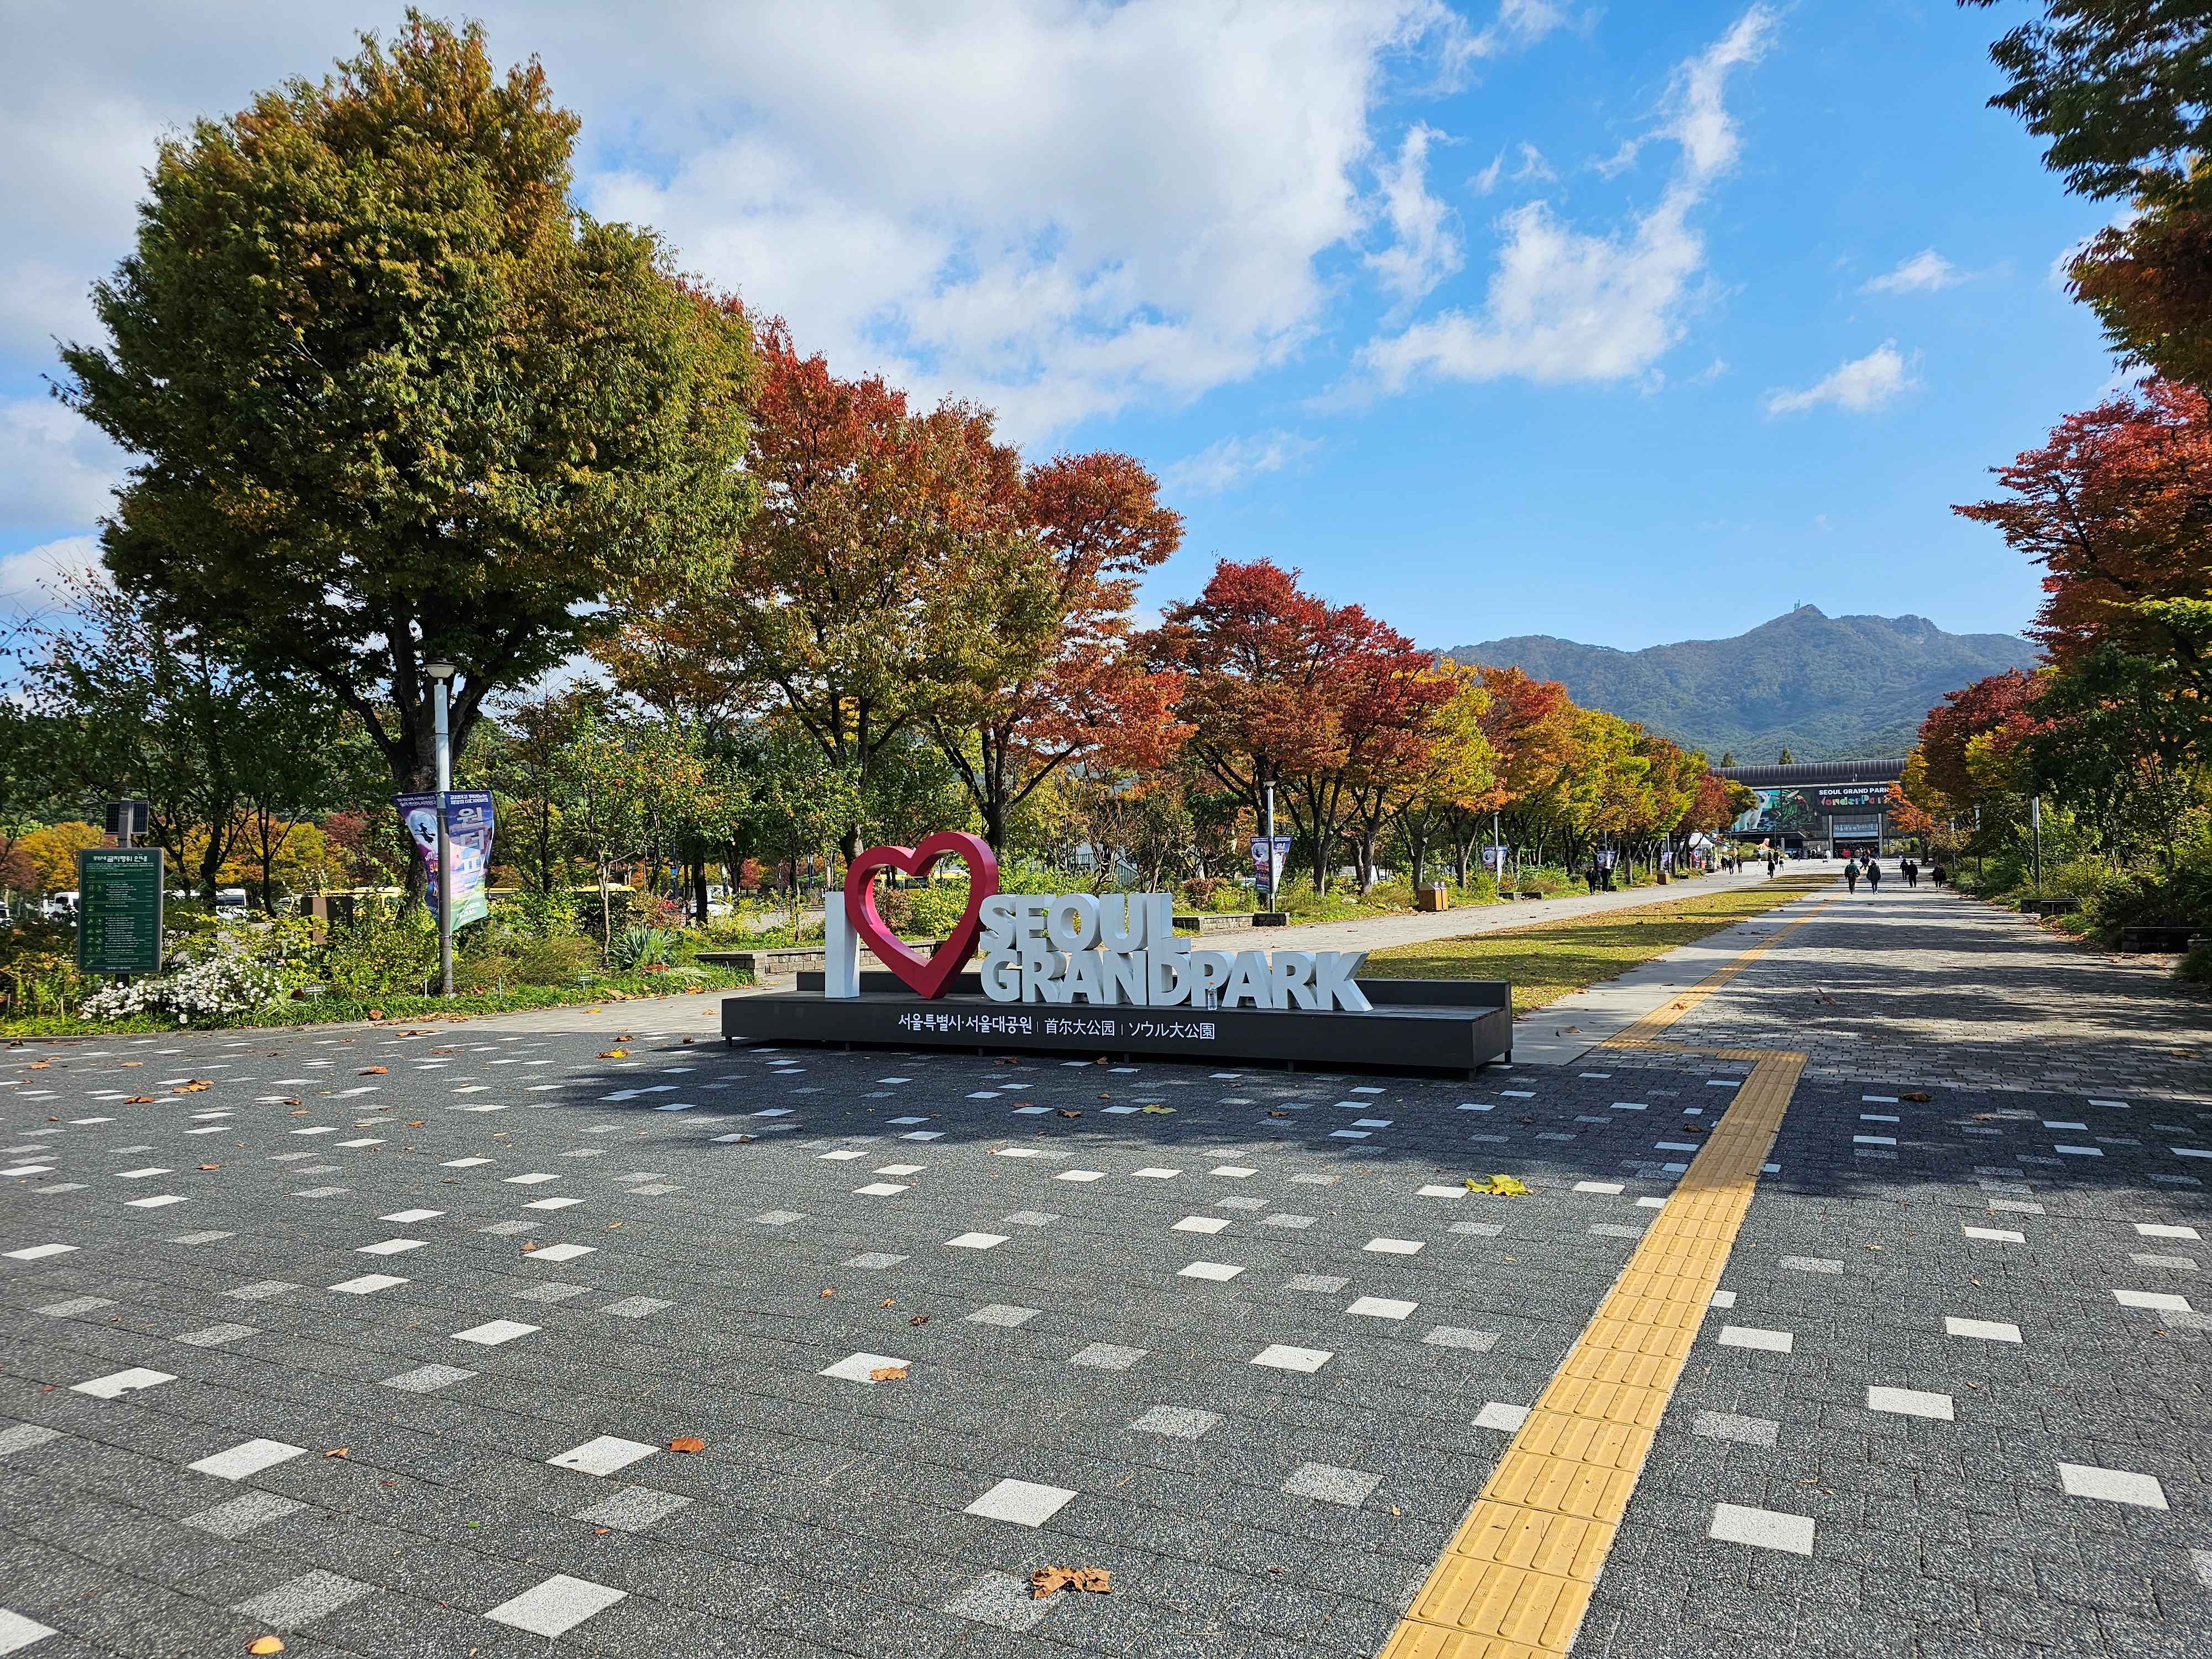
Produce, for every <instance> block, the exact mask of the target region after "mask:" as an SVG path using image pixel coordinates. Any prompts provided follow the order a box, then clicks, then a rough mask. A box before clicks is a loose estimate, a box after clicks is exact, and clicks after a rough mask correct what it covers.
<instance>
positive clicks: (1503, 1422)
mask: <svg viewBox="0 0 2212 1659" xmlns="http://www.w3.org/2000/svg"><path fill="white" fill-rule="evenodd" d="M1527 1421H1528V1407H1526V1406H1514V1405H1509V1404H1508V1403H1507V1402H1505V1401H1502V1400H1491V1401H1485V1402H1484V1403H1483V1407H1482V1409H1481V1410H1480V1411H1479V1412H1477V1413H1475V1414H1474V1426H1475V1427H1476V1428H1478V1429H1496V1430H1498V1431H1500V1432H1502V1433H1504V1434H1514V1433H1517V1432H1518V1431H1520V1427H1521V1425H1522V1424H1523V1423H1526V1422H1527Z"/></svg>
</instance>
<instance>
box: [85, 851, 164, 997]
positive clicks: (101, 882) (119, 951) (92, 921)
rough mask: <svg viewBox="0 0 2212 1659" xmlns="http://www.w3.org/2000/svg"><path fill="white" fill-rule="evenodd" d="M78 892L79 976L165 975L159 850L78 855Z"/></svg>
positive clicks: (96, 852)
mask: <svg viewBox="0 0 2212 1659" xmlns="http://www.w3.org/2000/svg"><path fill="white" fill-rule="evenodd" d="M76 890H77V918H76V965H77V968H78V969H79V971H81V972H82V973H87V974H158V973H160V972H161V848H158V847H88V848H84V849H83V850H82V851H81V852H79V853H78V854H77V855H76Z"/></svg>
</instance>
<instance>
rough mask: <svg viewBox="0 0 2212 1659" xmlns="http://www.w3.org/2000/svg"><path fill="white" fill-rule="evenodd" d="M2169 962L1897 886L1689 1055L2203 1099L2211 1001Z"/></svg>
mask: <svg viewBox="0 0 2212 1659" xmlns="http://www.w3.org/2000/svg"><path fill="white" fill-rule="evenodd" d="M2172 964H2173V958H2172V957H2141V956H2136V957H2121V956H2114V955H2111V954H2108V953H2107V952H2105V951H2099V950H2095V949H2092V948H2089V947H2087V946H2084V945H2079V944H2076V943H2075V942H2073V941H2071V940H2069V939H2065V938H2063V937H2062V936H2061V935H2058V934H2056V933H2047V932H2045V930H2044V929H2042V928H2041V927H2038V926H2036V924H2035V923H2033V922H2032V921H2028V920H2027V918H2026V917H2024V916H2021V915H2016V914H2015V913H2013V912H2011V911H2008V910H2000V909H1998V908H1995V907H1994V906H1991V905H1988V904H1984V903H1982V902H1979V901H1978V900H1974V899H1969V898H1964V897H1961V896H1959V895H1958V894H1955V893H1951V892H1948V891H1945V890H1941V889H1938V888H1936V887H1934V886H1932V885H1930V884H1925V883H1923V884H1922V885H1921V886H1919V887H1917V888H1911V889H1908V888H1903V887H1900V886H1899V884H1898V883H1897V882H1896V881H1895V879H1894V878H1892V879H1890V880H1887V881H1885V882H1884V883H1883V884H1882V888H1881V892H1879V893H1878V894H1869V892H1868V891H1867V890H1866V889H1865V888H1864V887H1862V888H1861V889H1860V890H1859V891H1858V893H1857V895H1855V896H1854V895H1850V894H1847V893H1846V892H1845V891H1844V890H1843V889H1842V888H1841V887H1840V886H1838V888H1837V889H1836V890H1835V894H1834V899H1833V902H1832V903H1830V904H1828V905H1827V906H1826V908H1824V909H1823V910H1822V911H1821V912H1820V918H1819V919H1818V920H1817V921H1814V922H1812V923H1810V924H1809V925H1808V926H1807V927H1803V928H1801V929H1799V930H1798V931H1797V932H1796V933H1795V934H1793V935H1792V936H1791V938H1790V942H1789V943H1788V944H1787V945H1784V946H1783V947H1781V948H1779V949H1778V950H1776V951H1774V952H1772V953H1771V955H1769V956H1768V957H1765V958H1763V959H1762V960H1761V962H1760V963H1759V965H1758V966H1757V967H1756V968H1755V969H1753V970H1752V971H1751V972H1748V973H1747V974H1745V975H1743V976H1742V977H1741V979H1739V980H1737V981H1735V983H1734V984H1732V985H1730V986H1729V987H1727V988H1725V989H1724V990H1723V991H1722V992H1721V993H1719V994H1717V995H1716V996H1714V997H1712V998H1711V999H1709V1000H1707V1001H1706V1002H1705V1004H1704V1005H1703V1006H1701V1007H1699V1009H1698V1010H1697V1011H1696V1012H1695V1013H1694V1014H1692V1016H1691V1017H1690V1018H1688V1019H1686V1020H1685V1021H1683V1022H1682V1023H1681V1024H1680V1025H1679V1026H1677V1027H1676V1028H1675V1030H1674V1036H1675V1038H1676V1040H1678V1041H1680V1042H1687V1043H1692V1044H1699V1045H1710V1046H1716V1047H1728V1046H1734V1045H1742V1046H1747V1047H1753V1048H1796V1049H1802V1050H1804V1051H1806V1052H1808V1053H1809V1054H1811V1056H1812V1063H1811V1065H1810V1066H1808V1069H1807V1075H1808V1077H1813V1078H1827V1079H1866V1080H1871V1081H1876V1082H1879V1081H1881V1080H1885V1079H1887V1080H1888V1081H1891V1082H1895V1083H1899V1084H1905V1085H1932V1084H1943V1085H1950V1086H1966V1087H1976V1088H1991V1089H2051V1090H2059V1091H2066V1090H2088V1091H2111V1092H2115V1093H2121V1094H2126V1093H2135V1094H2142V1095H2152V1096H2157V1095H2181V1096H2194V1095H2212V996H2208V995H2206V994H2204V993H2203V992H2202V991H2199V990H2197V989H2195V988H2193V987H2188V986H2185V985H2182V984H2180V983H2179V982H2178V981H2176V980H2175V979H2174V976H2173V966H2172Z"/></svg>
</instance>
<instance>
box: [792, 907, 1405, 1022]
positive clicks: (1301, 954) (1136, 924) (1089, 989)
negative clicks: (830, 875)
mask: <svg viewBox="0 0 2212 1659" xmlns="http://www.w3.org/2000/svg"><path fill="white" fill-rule="evenodd" d="M833 897H834V896H833ZM830 908H831V909H832V911H833V915H832V916H831V918H830V922H831V926H830V930H829V931H830V933H831V939H830V951H829V955H830V957H831V963H830V969H831V971H830V972H829V974H828V975H825V976H824V977H825V981H826V984H825V987H824V988H825V989H829V987H838V986H839V981H840V980H841V979H844V980H848V981H852V980H856V979H857V975H856V974H855V973H854V968H856V967H857V962H856V961H855V960H854V958H855V957H857V941H854V940H853V939H852V935H851V933H850V932H849V930H848V929H847V928H845V927H843V926H842V923H843V921H844V916H843V914H842V912H843V909H844V906H843V905H842V903H836V904H833V905H832V906H831V907H830ZM977 919H978V921H980V923H981V928H982V934H981V941H980V943H981V949H982V959H981V962H980V963H978V964H977V966H978V968H979V969H980V975H981V980H982V985H983V994H985V995H986V996H987V997H989V998H990V999H991V1000H993V1001H994V1002H1046V1003H1076V1002H1081V1003H1090V1004H1093V1005H1099V1006H1103V1005H1109V1004H1117V1003H1118V1004H1121V1005H1123V1006H1132V1007H1139V1008H1173V1007H1197V1008H1271V1009H1282V1010H1285V1011H1295V1010H1299V1009H1311V1010H1315V1011H1321V1010H1327V1009H1342V1010H1345V1011H1346V1012H1352V1013H1367V1012H1371V1008H1370V1004H1369V1002H1368V1000H1367V998H1366V995H1365V994H1364V993H1363V992H1362V991H1361V990H1360V988H1359V987H1358V984H1357V983H1356V982H1355V981H1354V978H1353V975H1356V974H1358V971H1359V967H1360V964H1361V963H1364V961H1365V960H1366V959H1367V953H1366V952H1365V951H1200V950H1194V949H1193V948H1192V944H1191V941H1190V940H1189V939H1182V938H1178V937H1177V936H1176V931H1175V901H1174V899H1173V898H1172V897H1171V896H1170V895H1168V894H1166V893H1127V894H1123V893H1108V894H1104V895H1099V894H1092V893H1060V894H1055V895H1053V896H1045V895H1043V894H1036V893H994V894H992V895H991V896H989V897H987V898H986V899H985V900H984V901H983V902H982V905H981V908H980V910H979V911H978V913H977ZM840 935H842V938H841V937H840ZM841 946H842V951H841V949H840V947H841ZM846 952H850V953H851V954H850V955H846V954H845V953H846ZM841 956H843V957H844V960H843V961H842V962H841V961H840V960H838V958H839V957H841ZM848 964H849V965H848ZM841 970H842V971H841ZM857 990H858V986H857V984H854V992H857ZM830 994H831V995H833V996H834V995H836V994H839V991H838V990H837V989H830ZM846 994H853V993H850V992H848V993H846Z"/></svg>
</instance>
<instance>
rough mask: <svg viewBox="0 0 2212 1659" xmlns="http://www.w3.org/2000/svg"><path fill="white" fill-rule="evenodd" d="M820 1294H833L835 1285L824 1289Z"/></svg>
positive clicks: (834, 1293)
mask: <svg viewBox="0 0 2212 1659" xmlns="http://www.w3.org/2000/svg"><path fill="white" fill-rule="evenodd" d="M822 1294H823V1295H824V1296H835V1295H836V1294H837V1287H836V1285H830V1286H829V1288H828V1289H826V1290H824V1291H823V1292H822Z"/></svg>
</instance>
